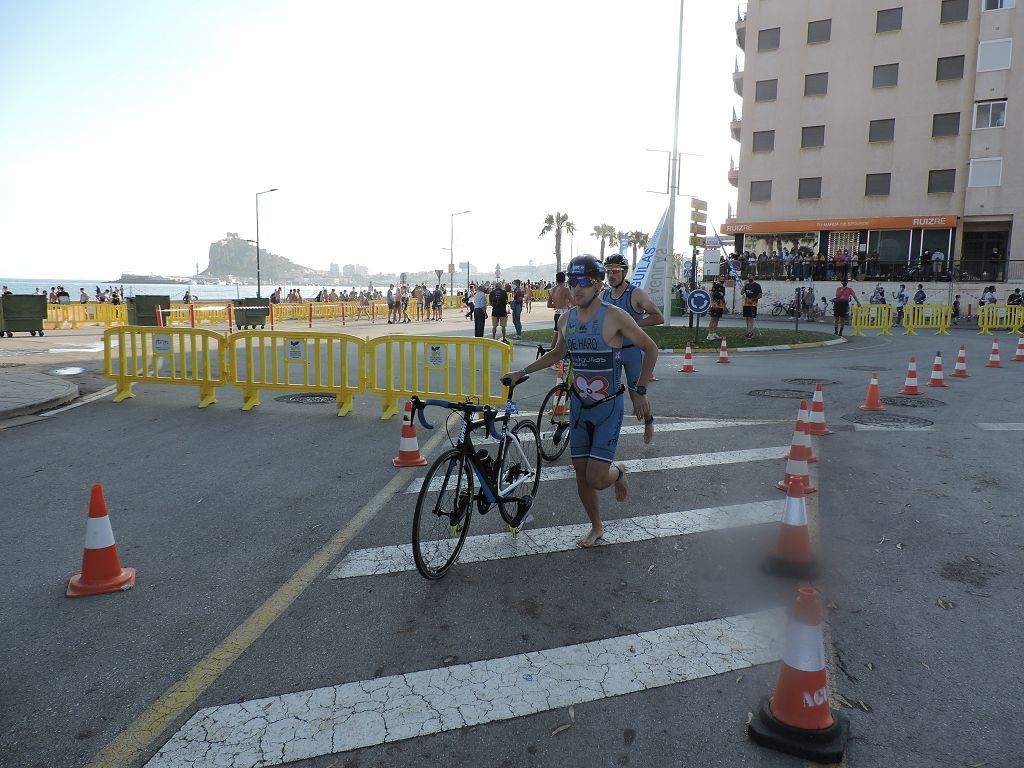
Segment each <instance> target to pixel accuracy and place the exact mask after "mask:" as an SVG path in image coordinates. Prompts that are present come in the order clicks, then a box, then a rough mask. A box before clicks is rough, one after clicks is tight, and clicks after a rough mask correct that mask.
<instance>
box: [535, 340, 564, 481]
mask: <svg viewBox="0 0 1024 768" xmlns="http://www.w3.org/2000/svg"><path fill="white" fill-rule="evenodd" d="M547 352H548V350H546V349H545V348H544V347H543V346H542V345H538V346H537V358H538V359H539V358H540V357H541V356H542V355H544V354H546V353H547ZM571 393H572V361H571V360H570V359H569V357H568V356H566V358H565V360H564V361H563V363H562V368H561V371H560V373H559V377H558V380H557V381H556V382H555V385H554V386H553V387H551V389H549V390H548V393H547V394H546V395H544V399H543V400H541V403H540V411H538V412H537V430H538V432H539V435H540V455H541V456H543V457H544V459H545V460H546V461H558V459H559V457H561V455H562V454H563V453H565V449H566V446H568V445H569V398H570V397H571Z"/></svg>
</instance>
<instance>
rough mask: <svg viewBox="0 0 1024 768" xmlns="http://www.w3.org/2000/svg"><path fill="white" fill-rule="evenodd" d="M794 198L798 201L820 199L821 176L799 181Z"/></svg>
mask: <svg viewBox="0 0 1024 768" xmlns="http://www.w3.org/2000/svg"><path fill="white" fill-rule="evenodd" d="M796 196H797V197H798V198H799V199H800V200H818V199H820V198H821V176H814V177H812V178H808V179H800V184H799V187H798V189H797V193H796Z"/></svg>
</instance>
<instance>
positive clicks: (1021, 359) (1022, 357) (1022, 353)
mask: <svg viewBox="0 0 1024 768" xmlns="http://www.w3.org/2000/svg"><path fill="white" fill-rule="evenodd" d="M1010 361H1011V362H1014V363H1024V336H1021V337H1020V338H1019V339H1017V352H1016V353H1015V354H1014V356H1013V357H1011V358H1010Z"/></svg>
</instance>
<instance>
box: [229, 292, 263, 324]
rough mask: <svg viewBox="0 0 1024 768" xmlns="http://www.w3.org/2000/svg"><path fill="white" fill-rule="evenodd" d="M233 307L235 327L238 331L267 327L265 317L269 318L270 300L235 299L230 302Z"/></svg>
mask: <svg viewBox="0 0 1024 768" xmlns="http://www.w3.org/2000/svg"><path fill="white" fill-rule="evenodd" d="M232 303H233V304H234V306H235V311H234V314H235V327H236V328H238V330H242V329H243V328H249V327H252V328H253V329H255V328H256V326H257V325H258V326H259V327H260V328H266V327H267V317H269V316H270V299H235V301H233V302H232Z"/></svg>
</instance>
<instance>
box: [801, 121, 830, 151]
mask: <svg viewBox="0 0 1024 768" xmlns="http://www.w3.org/2000/svg"><path fill="white" fill-rule="evenodd" d="M824 146H825V126H824V125H808V126H805V127H804V129H803V131H802V132H801V135H800V148H801V149H813V148H815V147H824Z"/></svg>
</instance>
